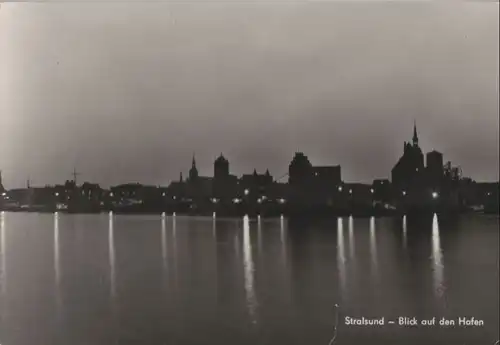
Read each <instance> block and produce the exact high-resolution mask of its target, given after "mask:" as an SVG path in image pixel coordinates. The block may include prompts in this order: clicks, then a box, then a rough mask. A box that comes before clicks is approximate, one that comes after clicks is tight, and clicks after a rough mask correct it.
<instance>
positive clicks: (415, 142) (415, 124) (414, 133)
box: [413, 120, 418, 147]
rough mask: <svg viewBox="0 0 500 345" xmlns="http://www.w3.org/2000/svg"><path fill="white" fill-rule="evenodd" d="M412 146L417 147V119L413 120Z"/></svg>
mask: <svg viewBox="0 0 500 345" xmlns="http://www.w3.org/2000/svg"><path fill="white" fill-rule="evenodd" d="M413 146H415V147H418V134H417V121H416V120H413Z"/></svg>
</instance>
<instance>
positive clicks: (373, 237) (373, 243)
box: [370, 217, 379, 281]
mask: <svg viewBox="0 0 500 345" xmlns="http://www.w3.org/2000/svg"><path fill="white" fill-rule="evenodd" d="M370 255H371V263H372V266H371V267H372V275H373V277H374V279H375V280H376V281H377V280H378V276H379V272H378V253H377V231H376V228H375V217H370Z"/></svg>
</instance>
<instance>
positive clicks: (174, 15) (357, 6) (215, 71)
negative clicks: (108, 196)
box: [0, 0, 499, 188]
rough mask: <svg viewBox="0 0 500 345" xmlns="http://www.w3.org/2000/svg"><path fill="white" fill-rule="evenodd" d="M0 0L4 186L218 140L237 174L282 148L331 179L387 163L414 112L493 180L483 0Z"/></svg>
mask: <svg viewBox="0 0 500 345" xmlns="http://www.w3.org/2000/svg"><path fill="white" fill-rule="evenodd" d="M1 6H2V7H1V9H0V130H1V132H0V169H1V170H2V171H3V182H4V185H5V187H6V188H15V187H22V186H24V185H25V181H26V179H27V178H28V177H29V178H30V179H31V180H32V185H45V184H55V183H62V182H64V181H65V180H66V179H70V178H71V172H72V171H73V168H74V167H76V169H77V170H78V171H79V172H80V173H82V175H81V176H80V181H83V180H89V181H92V182H96V183H100V184H102V185H103V186H109V185H111V184H118V183H124V182H131V181H139V182H142V183H146V184H157V185H158V184H161V185H166V184H168V183H169V182H170V181H171V180H172V179H178V177H179V173H180V171H183V172H184V174H185V175H186V174H187V171H188V169H189V167H190V164H191V158H192V154H193V152H196V157H197V162H198V167H199V170H200V173H201V174H202V175H203V174H204V175H209V176H212V173H213V167H212V163H213V160H214V158H215V157H216V156H218V155H219V153H220V152H223V153H224V154H225V156H226V157H227V158H228V159H229V161H230V164H231V172H232V173H235V174H237V175H240V174H242V173H246V172H252V171H253V169H254V168H257V170H258V171H260V172H264V171H265V169H266V168H269V170H270V172H271V173H272V174H273V175H275V176H280V175H283V174H284V173H286V171H287V170H288V164H289V162H290V160H291V159H292V157H293V154H294V152H295V151H303V152H304V153H306V154H307V155H308V156H309V158H310V160H311V162H312V163H313V164H314V165H328V164H331V165H335V164H340V165H341V166H342V177H343V179H344V180H345V181H346V182H355V181H360V182H371V181H372V180H373V179H374V178H384V177H389V176H390V170H391V168H392V167H393V165H394V164H395V163H396V161H397V159H398V158H399V156H400V155H401V154H402V151H403V142H404V141H405V140H411V136H412V130H413V121H414V120H416V122H417V126H418V130H419V136H420V143H421V147H422V149H423V150H424V152H427V151H430V150H432V149H437V150H439V151H441V152H443V154H444V155H445V157H444V158H445V161H447V160H451V161H452V162H453V163H454V164H457V165H460V166H461V167H462V169H463V172H464V174H465V175H469V176H471V177H472V178H473V179H475V180H478V181H481V180H485V181H492V180H497V179H498V175H499V172H498V164H499V152H498V140H499V128H498V122H499V117H498V85H499V84H498V79H499V77H498V76H499V69H498V58H499V56H498V49H499V47H498V40H499V37H498V25H499V14H498V9H499V6H498V3H494V2H487V1H485V2H460V1H443V2H442V1H435V2H428V1H415V2H408V1H399V2H377V1H368V2H357V1H351V2H331V3H327V2H316V3H309V4H305V3H303V2H302V3H301V2H284V1H282V2H279V1H278V2H276V1H274V2H266V1H261V2H255V3H253V4H252V3H249V2H242V1H238V0H236V1H235V2H234V3H232V4H228V3H227V2H226V3H221V2H218V3H217V2H210V3H209V2H208V0H207V1H205V2H204V1H198V2H191V3H184V4H179V3H166V2H164V3H157V2H156V3H155V2H149V3H142V4H141V3H138V2H136V3H133V2H127V3H124V2H121V3H113V2H111V3H110V2H107V3H98V2H94V3H86V4H85V3H82V2H73V3H71V2H66V3H64V2H60V3H51V4H34V3H15V4H13V3H8V4H2V5H1Z"/></svg>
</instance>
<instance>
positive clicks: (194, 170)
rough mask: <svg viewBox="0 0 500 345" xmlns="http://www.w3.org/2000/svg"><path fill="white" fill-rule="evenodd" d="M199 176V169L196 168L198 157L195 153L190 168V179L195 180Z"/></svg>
mask: <svg viewBox="0 0 500 345" xmlns="http://www.w3.org/2000/svg"><path fill="white" fill-rule="evenodd" d="M197 178H198V169H197V168H196V158H195V155H194V153H193V161H192V162H191V169H189V180H190V181H191V182H194V181H195V180H196V179H197Z"/></svg>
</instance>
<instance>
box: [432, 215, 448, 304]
mask: <svg viewBox="0 0 500 345" xmlns="http://www.w3.org/2000/svg"><path fill="white" fill-rule="evenodd" d="M432 269H433V280H434V293H435V294H436V297H438V298H441V297H442V296H443V295H444V288H445V286H444V280H443V279H444V264H443V251H442V249H441V239H440V235H439V222H438V217H437V215H436V214H434V216H433V218H432Z"/></svg>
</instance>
